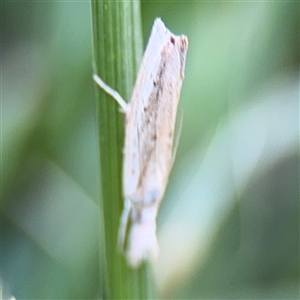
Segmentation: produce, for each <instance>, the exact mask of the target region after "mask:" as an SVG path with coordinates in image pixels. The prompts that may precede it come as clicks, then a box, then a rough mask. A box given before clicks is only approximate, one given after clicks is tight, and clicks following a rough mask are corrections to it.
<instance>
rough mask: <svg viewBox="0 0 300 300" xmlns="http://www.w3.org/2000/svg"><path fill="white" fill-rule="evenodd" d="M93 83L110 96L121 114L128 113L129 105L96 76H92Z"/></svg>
mask: <svg viewBox="0 0 300 300" xmlns="http://www.w3.org/2000/svg"><path fill="white" fill-rule="evenodd" d="M93 79H94V80H95V82H96V83H97V84H98V85H99V86H100V87H101V88H102V89H103V90H104V91H105V92H106V93H107V94H108V95H110V96H112V97H113V98H114V99H115V100H116V101H117V102H118V104H119V105H120V106H121V108H122V112H124V113H127V112H128V111H129V105H128V104H127V103H126V102H125V100H124V99H123V98H122V97H121V95H120V94H119V93H118V92H117V91H116V90H114V89H112V88H111V87H110V86H109V85H107V84H106V83H105V82H104V81H103V80H102V79H101V78H100V77H99V76H98V75H97V74H94V75H93Z"/></svg>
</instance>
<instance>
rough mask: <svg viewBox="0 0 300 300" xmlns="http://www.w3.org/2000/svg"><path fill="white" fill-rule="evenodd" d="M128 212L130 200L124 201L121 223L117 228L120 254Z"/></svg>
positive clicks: (123, 242)
mask: <svg viewBox="0 0 300 300" xmlns="http://www.w3.org/2000/svg"><path fill="white" fill-rule="evenodd" d="M130 211H131V201H130V199H125V203H124V209H123V212H122V216H121V222H120V227H119V236H118V249H119V251H120V252H123V251H124V248H125V237H126V231H127V226H128V220H129V214H130Z"/></svg>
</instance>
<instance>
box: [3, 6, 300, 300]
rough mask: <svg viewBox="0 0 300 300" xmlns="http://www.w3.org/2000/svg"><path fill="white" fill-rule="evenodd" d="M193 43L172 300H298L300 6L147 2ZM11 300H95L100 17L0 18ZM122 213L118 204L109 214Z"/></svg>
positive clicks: (38, 9) (170, 229)
mask: <svg viewBox="0 0 300 300" xmlns="http://www.w3.org/2000/svg"><path fill="white" fill-rule="evenodd" d="M141 7H142V20H143V33H144V43H145V42H146V41H147V39H148V36H149V33H150V29H151V26H152V23H153V21H154V19H155V18H156V17H161V18H162V19H163V21H164V22H165V24H166V25H167V27H168V28H169V29H170V30H171V31H172V32H174V33H177V34H181V33H184V34H185V35H187V36H188V38H189V51H188V57H187V65H186V72H185V81H184V85H183V90H182V94H181V104H180V109H181V110H182V111H183V125H182V133H181V137H180V144H179V148H178V152H177V157H176V161H175V165H174V168H173V171H172V174H171V177H170V182H169V185H168V189H167V192H166V196H165V199H164V201H163V204H162V206H161V210H160V214H159V218H158V232H159V242H160V247H161V255H160V257H159V260H158V262H157V263H156V264H155V265H154V268H153V271H154V276H155V280H156V283H157V286H158V289H159V293H160V297H161V298H162V299H246V298H247V299H249V298H251V299H299V141H298V139H299V3H296V2H294V3H293V2H289V3H288V2H255V1H253V2H218V1H216V2H213V1H211V2H200V1H199V2H197V1H187V2H169V1H151V2H150V1H144V2H143V1H142V5H141ZM1 8H2V11H1V26H2V27H1V33H2V47H1V80H2V85H1V93H2V95H1V96H2V97H1V102H2V111H1V114H2V135H1V145H2V160H1V168H2V173H1V176H2V177H1V179H2V197H1V225H2V236H1V242H2V243H1V251H2V253H1V277H2V278H1V289H2V291H3V298H4V299H8V298H9V297H10V296H11V295H14V296H15V297H16V298H17V299H97V297H100V295H101V289H100V286H99V282H100V281H101V280H103V278H102V275H101V274H100V271H99V270H100V268H99V266H100V264H101V261H100V262H99V243H98V241H99V236H100V235H101V234H102V231H101V228H100V219H99V218H100V213H99V176H98V175H99V174H98V173H99V170H98V162H99V159H98V141H97V122H96V115H95V98H94V95H95V87H94V84H93V82H92V39H91V36H92V35H91V15H90V3H89V2H88V1H86V2H67V1H66V2H63V1H61V2H60V1H57V2H2V3H1ZM112 201H113V199H112Z"/></svg>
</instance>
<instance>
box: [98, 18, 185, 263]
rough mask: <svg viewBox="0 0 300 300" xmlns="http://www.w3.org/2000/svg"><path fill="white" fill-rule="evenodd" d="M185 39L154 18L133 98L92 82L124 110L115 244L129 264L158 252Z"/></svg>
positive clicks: (138, 261)
mask: <svg viewBox="0 0 300 300" xmlns="http://www.w3.org/2000/svg"><path fill="white" fill-rule="evenodd" d="M187 48H188V40H187V37H186V36H176V35H174V34H173V33H171V32H170V31H169V30H168V29H167V28H166V27H165V25H164V23H163V22H162V21H161V19H156V20H155V22H154V25H153V28H152V32H151V35H150V38H149V41H148V45H147V47H146V50H145V53H144V56H143V59H142V63H141V66H140V70H139V73H138V77H137V80H136V84H135V86H134V90H133V94H132V97H131V101H130V103H129V104H127V103H126V102H125V101H124V100H123V99H122V97H121V96H120V95H119V94H118V93H117V92H116V91H115V90H113V89H112V88H110V87H109V86H108V85H107V84H105V83H104V82H103V81H102V80H101V78H100V77H99V76H97V75H96V74H95V75H94V80H95V81H96V83H97V84H98V85H99V86H100V87H101V88H102V89H104V91H105V92H107V93H108V94H110V95H111V96H112V97H113V98H115V100H116V101H117V102H118V103H119V104H120V106H121V108H122V110H123V111H124V113H125V114H126V127H125V147H124V162H123V193H124V210H123V213H122V216H121V222H120V229H119V246H120V248H121V249H124V246H125V239H126V233H127V227H128V223H129V224H130V229H129V230H128V232H129V236H128V238H127V239H126V240H127V241H128V243H127V244H128V245H127V259H128V263H129V265H130V266H132V267H138V266H139V265H140V263H141V262H142V261H143V260H154V259H155V258H156V257H157V255H158V249H159V248H158V241H157V237H156V217H157V213H158V209H159V205H160V203H161V200H162V198H163V195H164V193H165V189H166V186H167V182H168V177H169V174H170V171H171V168H172V164H173V158H174V153H173V152H174V151H173V148H174V145H173V144H174V142H173V140H174V128H175V122H176V113H177V107H178V102H179V97H180V91H181V85H182V81H183V77H184V68H185V60H186V53H187Z"/></svg>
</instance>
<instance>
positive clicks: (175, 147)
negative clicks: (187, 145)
mask: <svg viewBox="0 0 300 300" xmlns="http://www.w3.org/2000/svg"><path fill="white" fill-rule="evenodd" d="M182 123H183V112H182V110H181V111H180V119H179V129H178V132H177V136H176V139H175V143H174V148H173V156H172V162H171V167H170V169H172V167H173V164H174V161H175V157H176V154H177V150H178V145H179V140H180V136H181V130H182Z"/></svg>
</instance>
